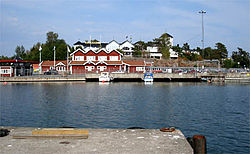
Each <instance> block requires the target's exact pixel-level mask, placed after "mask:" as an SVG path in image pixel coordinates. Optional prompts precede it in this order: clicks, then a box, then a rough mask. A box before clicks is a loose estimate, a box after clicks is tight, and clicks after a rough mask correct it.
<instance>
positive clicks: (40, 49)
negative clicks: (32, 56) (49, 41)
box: [39, 46, 42, 74]
mask: <svg viewBox="0 0 250 154" xmlns="http://www.w3.org/2000/svg"><path fill="white" fill-rule="evenodd" d="M39 51H40V63H39V73H40V74H41V72H42V70H41V62H42V46H40V48H39Z"/></svg>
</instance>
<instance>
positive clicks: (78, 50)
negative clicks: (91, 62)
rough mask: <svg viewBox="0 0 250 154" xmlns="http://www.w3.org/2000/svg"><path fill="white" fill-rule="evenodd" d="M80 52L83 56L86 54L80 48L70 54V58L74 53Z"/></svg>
mask: <svg viewBox="0 0 250 154" xmlns="http://www.w3.org/2000/svg"><path fill="white" fill-rule="evenodd" d="M78 51H81V52H82V53H83V54H84V53H86V51H85V50H82V49H80V48H78V49H76V50H75V51H74V52H73V53H71V54H70V56H72V55H74V54H75V53H76V52H78Z"/></svg>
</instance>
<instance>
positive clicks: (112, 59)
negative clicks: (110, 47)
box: [109, 56, 119, 61]
mask: <svg viewBox="0 0 250 154" xmlns="http://www.w3.org/2000/svg"><path fill="white" fill-rule="evenodd" d="M118 59H119V57H118V56H109V60H110V61H119V60H118Z"/></svg>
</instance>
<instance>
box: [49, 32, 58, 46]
mask: <svg viewBox="0 0 250 154" xmlns="http://www.w3.org/2000/svg"><path fill="white" fill-rule="evenodd" d="M57 39H58V34H57V33H54V32H48V33H47V41H46V43H48V44H49V43H52V44H53V43H54V42H56V41H57Z"/></svg>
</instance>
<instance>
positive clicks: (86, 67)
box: [85, 66, 95, 71]
mask: <svg viewBox="0 0 250 154" xmlns="http://www.w3.org/2000/svg"><path fill="white" fill-rule="evenodd" d="M89 68H90V69H89ZM93 69H95V66H85V70H87V71H92V70H93Z"/></svg>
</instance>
